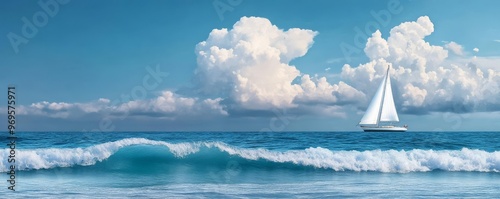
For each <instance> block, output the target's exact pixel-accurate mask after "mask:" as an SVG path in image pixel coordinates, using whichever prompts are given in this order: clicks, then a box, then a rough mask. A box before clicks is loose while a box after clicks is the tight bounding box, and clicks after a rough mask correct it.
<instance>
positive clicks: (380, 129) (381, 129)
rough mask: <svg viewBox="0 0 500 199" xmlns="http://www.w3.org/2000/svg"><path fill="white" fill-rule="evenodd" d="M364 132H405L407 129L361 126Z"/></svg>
mask: <svg viewBox="0 0 500 199" xmlns="http://www.w3.org/2000/svg"><path fill="white" fill-rule="evenodd" d="M361 128H362V129H363V131H365V132H405V131H407V130H408V129H407V128H405V127H400V126H361Z"/></svg>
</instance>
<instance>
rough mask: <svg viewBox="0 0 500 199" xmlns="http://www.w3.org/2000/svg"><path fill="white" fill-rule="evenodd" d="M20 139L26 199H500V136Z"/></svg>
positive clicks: (20, 187) (36, 135) (58, 135)
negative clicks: (144, 198) (113, 198)
mask: <svg viewBox="0 0 500 199" xmlns="http://www.w3.org/2000/svg"><path fill="white" fill-rule="evenodd" d="M4 135H7V133H4ZM17 135H18V136H19V139H18V140H17V142H18V144H17V147H18V150H17V154H18V155H17V157H16V163H17V167H18V168H19V169H20V171H17V176H16V179H17V182H16V192H15V193H12V192H11V191H10V190H8V189H7V186H8V184H7V182H6V180H7V178H8V177H9V176H8V175H6V172H7V171H8V170H7V169H8V168H7V166H9V163H8V162H7V158H6V157H7V156H8V153H9V150H7V149H4V150H3V151H2V152H1V153H0V159H1V160H2V161H1V162H0V171H1V172H2V174H3V175H2V176H3V178H4V179H3V180H2V181H3V182H4V183H3V184H4V188H2V189H0V193H1V194H2V195H4V194H9V195H11V196H18V197H22V198H41V197H46V198H54V197H62V198H67V197H70V198H86V197H89V198H95V197H102V198H110V197H125V196H127V197H148V198H200V197H201V198H204V197H207V198H254V197H255V198H263V197H264V198H295V197H306V198H327V197H335V198H339V197H342V198H344V197H353V198H364V197H376V198H382V197H390V198H395V197H398V198H399V197H412V198H413V197H420V198H443V197H447V198H468V197H471V198H499V197H500V191H499V190H500V133H498V132H408V133H362V132H282V133H258V132H246V133H242V132H234V133H231V132H224V133H221V132H178V133H173V132H170V133H168V132H113V133H81V132H68V133H62V132H18V133H17ZM5 142H6V143H7V141H5Z"/></svg>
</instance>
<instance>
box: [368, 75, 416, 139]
mask: <svg viewBox="0 0 500 199" xmlns="http://www.w3.org/2000/svg"><path fill="white" fill-rule="evenodd" d="M389 69H390V66H388V67H387V72H386V74H385V77H384V79H383V80H382V83H381V84H380V86H379V87H378V90H377V92H376V93H375V96H373V99H372V101H371V102H370V105H369V106H368V108H367V109H366V112H365V115H364V116H363V118H361V121H360V122H359V126H360V127H361V128H362V129H363V131H365V132H383V131H386V132H405V131H406V130H408V126H407V125H404V126H394V125H393V123H397V122H399V117H398V112H397V111H396V106H395V105H394V98H393V96H392V88H391V77H390V76H389Z"/></svg>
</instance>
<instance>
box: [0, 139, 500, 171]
mask: <svg viewBox="0 0 500 199" xmlns="http://www.w3.org/2000/svg"><path fill="white" fill-rule="evenodd" d="M131 145H159V146H165V147H168V149H169V150H170V151H171V152H172V153H173V154H174V155H175V156H176V157H185V156H188V155H190V154H193V153H197V152H199V151H200V150H201V148H202V147H206V148H216V149H218V150H220V151H222V152H225V153H228V154H230V155H236V156H240V157H242V158H245V159H249V160H266V161H271V162H276V163H293V164H297V165H303V166H312V167H315V168H324V169H332V170H335V171H377V172H398V173H406V172H425V171H432V170H436V169H439V170H444V171H480V172H500V151H495V152H487V151H483V150H477V149H467V148H464V149H462V150H438V151H435V150H421V149H414V150H409V151H405V150H370V151H331V150H328V149H325V148H321V147H316V148H308V149H305V150H290V151H285V152H280V151H270V150H267V149H245V148H238V147H234V146H230V145H227V144H225V143H222V142H193V143H177V144H172V143H168V142H163V141H153V140H148V139H144V138H128V139H123V140H119V141H115V142H108V143H104V144H99V145H95V146H90V147H87V148H49V149H34V150H21V149H20V150H18V151H17V152H18V155H17V157H16V161H17V167H18V168H19V169H20V170H31V169H49V168H54V167H71V166H74V165H84V166H86V165H93V164H95V163H97V162H99V161H103V160H105V159H107V158H109V157H110V156H111V155H112V154H114V153H116V152H117V151H118V150H119V149H121V148H123V147H126V146H131ZM8 152H9V151H8V150H7V149H5V150H3V151H2V152H1V153H0V159H2V160H3V162H0V168H1V169H0V171H1V172H6V171H7V166H8V165H9V164H8V163H7V158H6V156H8Z"/></svg>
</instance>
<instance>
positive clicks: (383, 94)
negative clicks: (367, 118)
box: [377, 65, 391, 126]
mask: <svg viewBox="0 0 500 199" xmlns="http://www.w3.org/2000/svg"><path fill="white" fill-rule="evenodd" d="M390 68H391V66H390V65H388V66H387V72H386V73H385V78H384V80H383V82H384V89H383V90H382V100H380V108H379V109H378V116H377V126H379V123H380V116H381V115H382V108H383V106H384V98H385V89H386V87H387V85H386V84H387V78H388V77H389V69H390Z"/></svg>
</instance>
